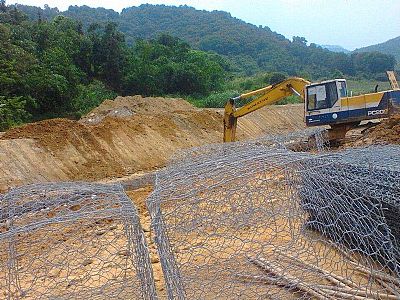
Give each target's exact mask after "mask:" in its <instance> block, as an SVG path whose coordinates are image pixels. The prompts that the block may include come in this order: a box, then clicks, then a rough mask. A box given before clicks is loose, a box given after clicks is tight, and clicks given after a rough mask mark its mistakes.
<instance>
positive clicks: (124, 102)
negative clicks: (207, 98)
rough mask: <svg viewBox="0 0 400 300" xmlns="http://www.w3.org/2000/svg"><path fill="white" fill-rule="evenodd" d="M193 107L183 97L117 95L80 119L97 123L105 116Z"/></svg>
mask: <svg viewBox="0 0 400 300" xmlns="http://www.w3.org/2000/svg"><path fill="white" fill-rule="evenodd" d="M193 109H195V108H194V107H193V106H192V105H191V104H190V103H188V102H187V101H185V100H183V99H173V98H161V97H156V98H151V97H147V98H143V97H142V96H140V95H137V96H129V97H117V98H115V99H114V100H106V101H104V102H103V103H102V104H100V105H99V106H98V107H96V108H95V109H93V110H92V111H91V112H89V113H88V114H87V115H86V116H84V117H83V118H82V119H81V122H83V123H87V124H98V123H100V122H101V121H102V120H103V119H104V118H105V117H107V116H109V117H122V118H124V117H129V116H133V115H135V114H158V113H167V112H174V111H177V110H193Z"/></svg>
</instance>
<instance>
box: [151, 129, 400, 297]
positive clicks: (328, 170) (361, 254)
mask: <svg viewBox="0 0 400 300" xmlns="http://www.w3.org/2000/svg"><path fill="white" fill-rule="evenodd" d="M300 135H301V134H300ZM291 140H293V139H292V138H291ZM264 141H265V140H264ZM264 141H261V142H258V141H254V142H250V143H237V144H231V145H228V146H216V145H214V146H210V147H203V148H197V149H192V150H190V151H189V152H187V153H186V154H185V153H181V154H179V155H178V156H176V157H180V158H181V159H176V158H175V160H174V161H173V163H172V164H170V165H169V166H168V168H166V169H165V170H163V171H162V172H160V173H159V174H158V175H157V178H156V186H155V190H154V192H153V194H152V195H151V197H150V198H149V200H148V206H149V210H150V213H151V216H152V223H153V224H152V225H153V228H154V230H155V233H156V243H157V247H158V252H159V255H160V260H161V264H162V267H163V272H164V277H165V281H166V285H167V291H168V298H169V299H299V298H300V299H399V297H400V294H399V292H398V291H399V289H400V277H399V272H398V271H399V270H398V268H399V260H398V258H399V257H398V251H399V247H398V246H399V243H398V241H399V240H398V238H399V225H400V224H399V223H400V221H399V219H400V212H399V209H400V204H399V200H398V199H399V197H398V196H399V189H400V181H399V180H398V178H399V176H398V175H399V173H398V166H399V164H398V162H399V161H398V157H399V154H400V150H399V147H390V146H386V147H383V146H382V147H370V148H362V149H354V150H346V151H339V152H334V153H325V152H318V151H314V152H311V153H310V152H302V151H300V152H295V151H292V150H291V149H293V147H292V146H293V145H294V144H293V143H291V142H290V143H287V142H285V141H284V139H283V141H282V140H280V141H279V140H278V142H277V143H271V137H269V139H267V141H268V143H265V142H264ZM277 144H279V145H283V146H279V147H276V146H272V147H271V145H277ZM320 146H323V145H320ZM301 149H305V148H304V147H302V148H301ZM317 149H318V148H317ZM319 149H324V148H323V147H320V148H319ZM382 157H383V159H381V158H382ZM392 158H393V159H392Z"/></svg>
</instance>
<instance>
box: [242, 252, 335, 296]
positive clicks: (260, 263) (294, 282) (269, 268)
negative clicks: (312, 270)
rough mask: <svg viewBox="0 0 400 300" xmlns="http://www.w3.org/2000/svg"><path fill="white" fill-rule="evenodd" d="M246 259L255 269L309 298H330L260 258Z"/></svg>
mask: <svg viewBox="0 0 400 300" xmlns="http://www.w3.org/2000/svg"><path fill="white" fill-rule="evenodd" d="M248 259H249V261H250V262H251V263H253V264H255V265H256V266H257V267H260V268H261V269H263V270H264V271H266V272H268V273H271V274H272V275H273V276H277V277H278V278H279V279H281V280H282V281H283V283H286V285H290V286H293V287H295V288H297V289H298V290H300V291H302V292H304V293H306V294H309V295H311V296H314V297H316V298H317V299H320V300H327V299H330V298H331V297H329V296H328V295H326V293H324V292H321V291H318V290H315V289H313V288H312V287H311V286H309V285H308V284H306V283H302V282H301V281H300V280H299V279H298V278H296V277H294V276H291V275H289V274H286V275H285V274H284V272H283V270H282V269H281V268H279V267H278V266H275V265H274V264H273V263H271V262H269V261H267V260H265V259H262V258H259V259H255V258H250V257H249V258H248Z"/></svg>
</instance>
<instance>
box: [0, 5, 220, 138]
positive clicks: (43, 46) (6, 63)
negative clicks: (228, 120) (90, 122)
mask: <svg viewBox="0 0 400 300" xmlns="http://www.w3.org/2000/svg"><path fill="white" fill-rule="evenodd" d="M0 43H1V45H2V47H1V48H0V130H4V129H6V128H8V127H10V126H12V125H15V124H19V123H22V122H25V121H28V120H37V119H42V118H46V117H55V116H70V117H78V116H79V115H81V114H84V113H86V112H87V111H88V110H90V109H92V108H93V107H95V106H96V105H98V104H99V103H100V102H101V101H102V100H104V99H106V98H114V97H115V96H116V95H118V94H119V95H130V94H142V95H166V94H182V95H193V96H204V95H207V94H209V93H210V92H212V91H214V90H219V89H220V88H221V86H222V84H223V82H224V79H225V69H226V68H227V63H226V62H225V61H224V60H223V59H222V58H221V57H219V56H217V55H215V54H212V53H206V52H203V51H199V50H193V49H191V48H190V46H189V45H188V44H187V43H185V42H183V41H181V40H179V39H178V38H175V37H172V36H169V35H160V36H158V37H157V38H155V39H151V40H142V41H138V42H137V43H136V44H135V46H134V47H129V46H127V44H126V42H125V39H124V35H123V34H122V33H121V32H119V31H118V30H117V28H116V25H115V24H114V23H106V24H103V25H100V24H96V23H94V24H92V25H90V26H89V27H88V28H87V30H85V31H84V30H83V27H82V24H81V23H80V22H77V21H75V20H73V19H70V18H66V17H64V16H57V17H55V18H54V19H52V21H44V20H42V19H40V18H39V19H38V20H37V21H28V20H27V18H26V16H25V15H24V14H23V13H22V12H20V11H19V10H18V9H16V8H10V7H7V6H5V5H4V1H2V2H1V6H0Z"/></svg>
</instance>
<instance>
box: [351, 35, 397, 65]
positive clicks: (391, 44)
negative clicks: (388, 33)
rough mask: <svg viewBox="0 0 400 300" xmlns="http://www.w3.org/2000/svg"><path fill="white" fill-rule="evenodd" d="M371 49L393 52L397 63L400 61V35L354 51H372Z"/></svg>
mask: <svg viewBox="0 0 400 300" xmlns="http://www.w3.org/2000/svg"><path fill="white" fill-rule="evenodd" d="M371 51H378V52H381V53H385V54H391V55H393V56H394V57H395V58H396V60H397V63H400V36H398V37H396V38H394V39H391V40H388V41H386V42H384V43H380V44H376V45H372V46H368V47H364V48H359V49H356V50H354V52H371Z"/></svg>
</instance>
